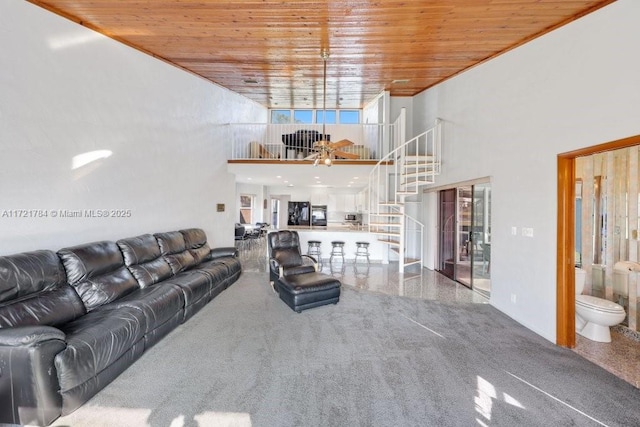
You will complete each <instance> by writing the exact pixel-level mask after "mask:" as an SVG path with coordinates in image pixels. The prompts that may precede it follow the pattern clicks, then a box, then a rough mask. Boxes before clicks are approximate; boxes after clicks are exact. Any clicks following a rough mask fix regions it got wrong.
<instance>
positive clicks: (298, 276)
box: [267, 230, 341, 313]
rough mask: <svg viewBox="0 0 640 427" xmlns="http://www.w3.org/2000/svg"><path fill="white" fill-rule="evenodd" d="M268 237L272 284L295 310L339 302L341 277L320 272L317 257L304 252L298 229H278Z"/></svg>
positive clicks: (281, 297) (282, 298)
mask: <svg viewBox="0 0 640 427" xmlns="http://www.w3.org/2000/svg"><path fill="white" fill-rule="evenodd" d="M267 240H268V246H269V279H270V281H271V286H272V287H273V290H274V291H275V292H277V293H278V295H279V296H280V299H281V300H283V301H284V302H285V303H286V304H287V305H288V306H289V307H291V309H292V310H294V311H296V312H298V313H300V312H301V311H302V310H306V309H308V308H313V307H318V306H321V305H325V304H337V303H338V301H339V300H340V286H341V283H340V281H339V280H337V279H336V278H334V277H332V276H329V275H328V274H323V273H320V272H318V263H317V262H316V259H315V258H313V257H311V256H309V255H302V254H301V253H300V238H299V237H298V232H297V231H290V230H283V231H276V232H273V233H270V234H269V235H268V237H267Z"/></svg>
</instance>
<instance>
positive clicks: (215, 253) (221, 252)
mask: <svg viewBox="0 0 640 427" xmlns="http://www.w3.org/2000/svg"><path fill="white" fill-rule="evenodd" d="M210 253H211V259H216V258H222V257H228V256H231V257H236V258H237V257H238V249H236V248H234V247H233V246H229V247H222V248H213V249H211V252H210Z"/></svg>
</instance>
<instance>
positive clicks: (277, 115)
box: [271, 110, 291, 123]
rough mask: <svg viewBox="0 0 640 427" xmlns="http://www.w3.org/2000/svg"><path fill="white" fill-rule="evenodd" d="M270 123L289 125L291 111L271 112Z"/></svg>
mask: <svg viewBox="0 0 640 427" xmlns="http://www.w3.org/2000/svg"><path fill="white" fill-rule="evenodd" d="M271 123H291V110H271Z"/></svg>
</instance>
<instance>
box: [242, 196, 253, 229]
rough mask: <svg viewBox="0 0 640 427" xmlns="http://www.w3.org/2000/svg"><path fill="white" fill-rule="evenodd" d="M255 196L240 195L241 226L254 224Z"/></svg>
mask: <svg viewBox="0 0 640 427" xmlns="http://www.w3.org/2000/svg"><path fill="white" fill-rule="evenodd" d="M254 199H255V196H253V195H251V194H241V195H240V224H252V223H253V200H254Z"/></svg>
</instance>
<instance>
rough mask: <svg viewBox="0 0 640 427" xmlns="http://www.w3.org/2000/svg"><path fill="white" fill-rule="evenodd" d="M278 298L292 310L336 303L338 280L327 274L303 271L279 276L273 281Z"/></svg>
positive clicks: (338, 298)
mask: <svg viewBox="0 0 640 427" xmlns="http://www.w3.org/2000/svg"><path fill="white" fill-rule="evenodd" d="M275 288H276V291H277V292H278V294H279V295H280V299H281V300H282V301H284V302H285V303H286V304H287V305H288V306H289V307H291V309H292V310H293V311H296V312H298V313H300V312H301V311H302V310H306V309H308V308H313V307H319V306H321V305H325V304H337V303H338V301H339V300H340V281H339V280H337V279H335V278H334V277H332V276H329V275H328V274H323V273H305V274H295V275H291V276H285V277H281V278H279V279H278V280H276V282H275Z"/></svg>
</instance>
